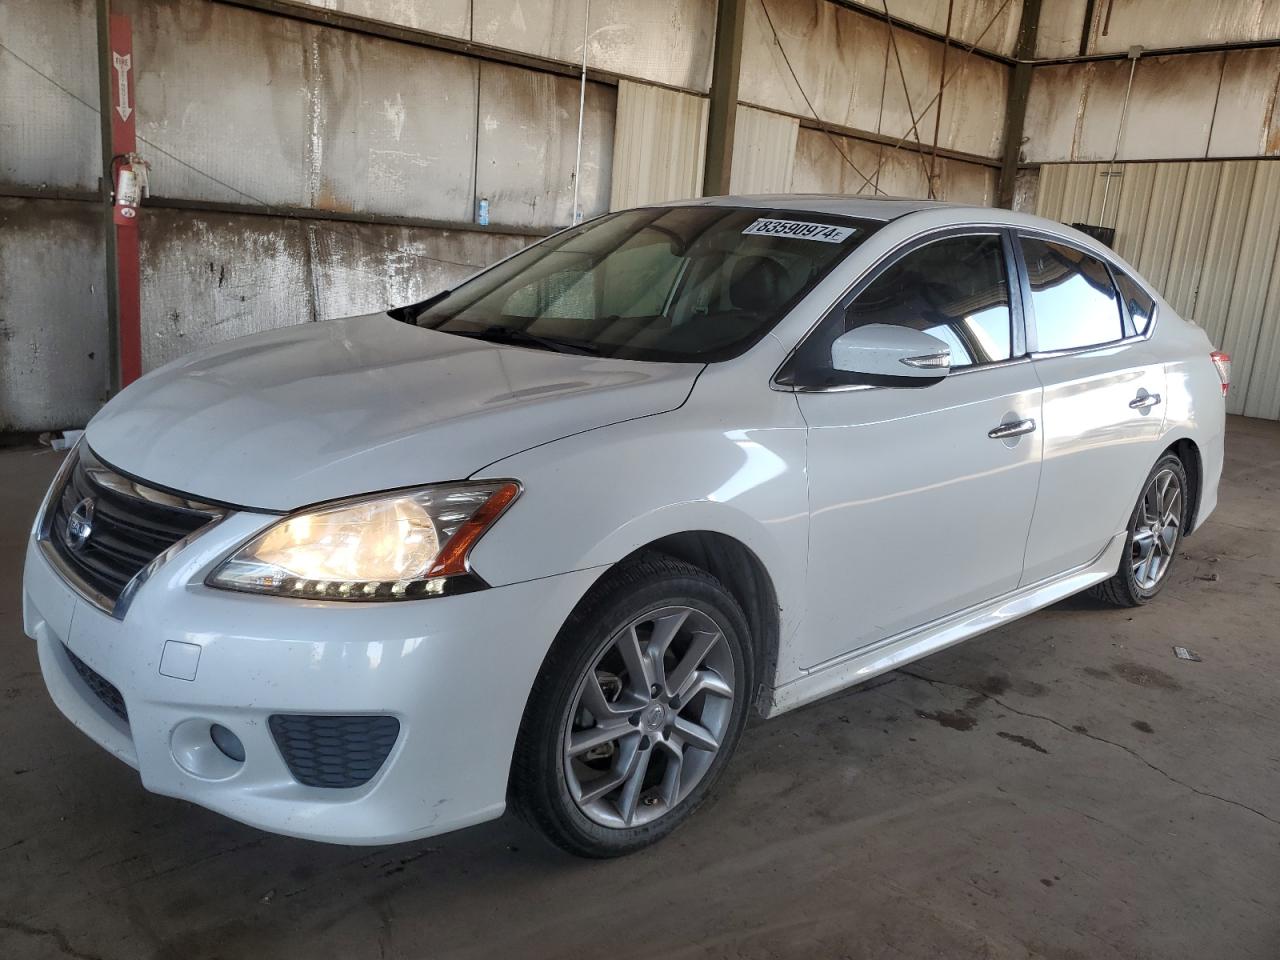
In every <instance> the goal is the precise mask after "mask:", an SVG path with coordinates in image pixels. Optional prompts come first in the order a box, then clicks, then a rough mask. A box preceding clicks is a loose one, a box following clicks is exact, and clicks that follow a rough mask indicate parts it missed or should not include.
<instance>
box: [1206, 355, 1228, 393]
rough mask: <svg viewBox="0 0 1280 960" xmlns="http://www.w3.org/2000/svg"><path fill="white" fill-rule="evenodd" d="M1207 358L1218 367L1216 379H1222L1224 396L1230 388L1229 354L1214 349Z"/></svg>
mask: <svg viewBox="0 0 1280 960" xmlns="http://www.w3.org/2000/svg"><path fill="white" fill-rule="evenodd" d="M1209 359H1210V360H1212V361H1213V365H1214V366H1215V367H1217V368H1218V379H1219V380H1221V381H1222V395H1223V396H1224V397H1225V396H1226V395H1227V391H1228V390H1229V389H1231V354H1229V353H1223V352H1222V351H1221V350H1215V351H1213V353H1211V354H1209Z"/></svg>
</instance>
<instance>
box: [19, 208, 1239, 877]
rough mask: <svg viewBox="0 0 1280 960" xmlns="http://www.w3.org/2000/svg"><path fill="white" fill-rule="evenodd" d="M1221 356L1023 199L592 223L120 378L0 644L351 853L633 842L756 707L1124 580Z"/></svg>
mask: <svg viewBox="0 0 1280 960" xmlns="http://www.w3.org/2000/svg"><path fill="white" fill-rule="evenodd" d="M1229 375H1230V367H1229V360H1228V358H1227V357H1226V356H1225V355H1224V354H1221V353H1217V352H1215V351H1214V350H1213V347H1212V345H1211V344H1210V343H1209V341H1208V340H1207V339H1206V337H1205V334H1204V333H1203V332H1202V331H1201V330H1200V329H1199V328H1198V327H1196V326H1194V325H1192V324H1191V323H1188V322H1186V321H1184V320H1182V319H1181V318H1179V317H1178V316H1177V314H1176V313H1174V311H1173V310H1172V309H1170V307H1169V306H1168V304H1166V303H1165V302H1164V301H1163V300H1161V298H1160V296H1159V295H1158V294H1157V293H1156V292H1155V291H1154V290H1152V289H1151V287H1150V286H1149V285H1148V284H1147V283H1146V282H1144V281H1143V280H1142V279H1141V278H1140V277H1138V276H1137V274H1136V273H1135V272H1134V270H1133V269H1132V268H1131V267H1130V266H1128V265H1127V264H1125V263H1124V262H1122V261H1121V260H1119V259H1118V258H1117V257H1116V256H1115V255H1114V254H1113V253H1112V252H1111V251H1110V250H1108V249H1106V248H1105V247H1103V246H1101V245H1100V244H1098V243H1096V242H1095V241H1093V240H1091V239H1089V238H1088V237H1086V236H1084V235H1083V234H1081V233H1078V232H1076V231H1074V230H1071V229H1069V228H1066V227H1063V226H1061V225H1059V224H1055V223H1050V222H1048V221H1045V220H1040V219H1037V218H1035V217H1030V216H1024V215H1019V214H1014V213H1009V212H1006V211H1000V210H989V209H979V208H965V207H956V206H947V205H941V204H933V203H922V202H912V201H878V200H863V199H855V198H848V197H817V196H811V197H788V196H777V197H752V198H732V197H730V198H715V199H708V200H700V201H691V202H687V203H679V204H667V205H660V206H651V207H646V208H642V209H637V210H628V211H623V212H620V213H614V214H609V215H607V216H604V217H601V218H599V219H597V220H594V221H592V222H590V223H587V224H585V225H583V226H580V227H576V228H573V229H569V230H565V231H563V232H561V233H558V234H556V235H554V236H552V237H549V238H547V239H546V240H543V241H541V242H540V243H537V244H535V245H533V246H531V247H529V248H527V249H526V250H524V251H522V252H520V253H518V254H516V255H514V256H512V257H510V258H508V259H507V260H505V261H503V262H501V263H499V264H497V265H496V266H494V267H492V268H490V269H488V270H486V271H484V272H482V273H480V274H479V275H477V276H476V277H474V278H472V279H471V280H469V281H467V282H465V283H463V284H461V285H460V286H458V287H457V288H456V289H453V290H451V291H447V292H445V293H442V294H439V295H438V296H436V297H433V298H431V299H430V300H428V301H425V302H424V303H421V304H417V305H414V306H411V307H405V308H399V309H397V310H393V311H391V313H390V315H388V314H385V313H384V314H375V315H372V316H364V317H356V318H353V319H346V320H338V321H332V322H325V323H309V324H303V325H301V326H296V327H292V328H288V329H282V330H276V331H272V332H269V333H264V334H260V335H257V336H253V337H248V338H245V339H242V340H237V341H233V342H230V343H225V344H222V345H220V346H216V347H212V348H210V349H206V350H203V351H200V352H198V353H195V354H193V355H191V356H188V357H185V358H183V359H181V360H179V361H176V362H174V363H171V364H169V365H168V366H166V367H163V368H161V369H159V370H156V371H155V372H153V373H151V374H149V375H148V376H146V377H144V378H143V379H142V380H140V381H139V382H138V383H136V384H134V385H133V386H131V387H129V388H128V389H127V390H125V391H124V392H122V393H121V394H120V395H119V396H117V397H116V398H115V399H114V400H112V401H111V402H110V403H109V404H108V405H107V406H106V407H105V408H104V409H103V410H102V412H101V413H99V414H98V415H97V416H96V417H95V418H94V419H93V421H92V422H91V423H90V424H89V426H88V429H87V431H86V434H85V438H84V441H83V442H82V443H81V444H80V445H79V446H78V447H77V449H76V450H75V451H74V452H73V453H72V454H71V455H70V456H68V457H67V460H66V462H65V464H64V465H63V467H62V469H61V471H60V473H59V474H58V476H57V478H56V479H55V481H54V483H53V486H52V488H51V489H50V491H49V494H48V497H47V499H46V502H45V504H44V505H43V507H42V508H41V511H40V515H39V517H38V518H37V521H36V524H35V527H34V529H33V531H32V536H31V542H30V545H29V549H28V552H27V560H26V573H25V588H24V603H23V613H24V622H25V627H26V632H27V634H28V635H29V636H30V637H32V638H33V639H34V640H35V641H36V643H37V644H38V647H39V657H40V663H41V666H42V669H43V672H44V678H45V681H46V683H47V685H48V688H49V691H50V693H51V695H52V697H53V699H54V700H55V701H56V703H57V704H58V706H59V707H60V708H61V709H62V711H63V712H64V713H65V714H66V715H67V716H68V717H69V718H70V719H71V721H72V722H73V723H75V724H76V725H77V726H78V727H80V728H81V729H82V730H83V731H84V732H85V733H87V734H88V735H89V736H90V737H92V738H93V739H94V740H95V741H97V742H98V743H99V744H101V745H102V746H103V747H105V748H106V749H107V750H109V751H111V752H112V753H114V754H115V755H116V756H118V757H119V758H120V759H122V760H123V761H125V762H126V763H128V764H130V765H132V766H134V767H136V768H137V770H138V772H139V774H140V775H141V778H142V783H143V785H144V786H145V787H146V788H147V789H149V790H153V791H155V792H157V793H162V794H167V795H170V796H174V797H182V798H183V799H186V800H190V801H193V802H195V803H198V804H202V805H204V806H206V807H208V808H210V809H213V810H217V811H220V812H222V813H224V814H226V815H228V816H230V817H234V818H236V819H237V820H241V821H244V822H245V823H250V824H254V825H256V826H259V827H261V828H263V829H266V830H271V831H276V832H279V833H285V834H291V835H294V836H299V837H306V838H311V839H315V840H325V841H330V842H337V843H350V844H380V843H387V842H391V841H400V840H409V839H412V838H417V837H425V836H430V835H432V834H438V833H441V832H444V831H447V830H454V829H457V828H459V827H464V826H467V825H469V824H474V823H478V822H480V821H484V820H489V819H491V818H494V817H497V816H499V815H500V814H501V813H502V812H503V810H504V809H505V808H506V806H507V803H508V801H511V802H513V803H514V804H515V805H516V806H517V807H518V808H519V809H520V810H521V811H522V812H523V813H524V814H525V815H526V816H527V817H528V818H529V819H530V820H531V821H532V822H534V823H535V824H536V825H537V826H538V827H540V828H541V829H542V830H543V831H544V832H545V833H546V834H547V835H548V836H549V837H550V838H551V839H552V840H553V841H555V842H556V843H558V844H560V845H561V846H563V847H565V848H566V849H568V850H570V851H573V852H575V853H578V854H583V855H587V856H611V855H616V854H620V853H626V852H628V851H631V850H635V849H637V848H639V847H642V846H644V845H646V844H649V843H652V842H654V841H655V840H657V839H659V838H661V837H663V836H665V835H666V834H667V833H669V832H670V831H671V830H673V829H674V828H675V827H676V826H677V825H679V824H680V823H681V822H682V821H684V820H686V819H687V818H688V817H689V816H690V814H692V813H693V811H694V810H695V809H697V807H698V806H699V805H700V804H701V803H702V802H703V801H704V800H705V799H706V798H707V795H708V792H709V791H710V790H711V788H712V786H713V784H714V783H715V781H716V779H717V778H718V777H719V775H720V774H721V772H722V771H723V769H724V766H725V764H726V763H727V761H728V760H729V756H730V754H731V753H732V752H733V749H734V747H735V746H736V744H737V742H738V740H739V738H740V736H741V734H742V730H743V726H744V723H745V721H746V719H747V715H748V712H749V711H750V710H752V709H754V710H756V711H758V712H760V713H761V714H763V715H765V716H768V717H772V716H776V715H778V714H780V713H783V712H785V711H787V710H790V709H793V708H795V707H798V706H800V705H801V704H804V703H808V702H810V701H812V700H815V699H817V698H819V697H823V696H826V695H828V694H830V693H833V692H835V691H838V690H841V689H843V688H846V687H849V686H850V685H853V684H856V683H859V682H861V681H864V680H866V679H868V678H869V677H873V676H875V675H877V674H879V673H883V672H885V671H887V670H891V669H893V668H894V667H897V666H899V665H901V664H904V663H906V662H908V661H911V660H914V659H916V658H918V657H922V656H925V655H927V654H929V653H932V652H933V651H936V650H939V649H942V648H943V647H946V646H948V645H950V644H953V643H956V642H958V641H960V640H963V639H965V638H967V637H971V636H973V635H975V634H977V633H980V632H982V631H984V630H987V629H990V628H992V627H995V626H998V625H1000V624H1002V623H1006V622H1008V621H1009V620H1011V619H1014V618H1016V617H1020V616H1023V615H1025V614H1028V613H1031V612H1032V611H1034V610H1037V609H1038V608H1041V607H1044V606H1045V605H1047V604H1050V603H1053V602H1054V601H1056V600H1059V599H1061V598H1063V597H1066V596H1068V595H1070V594H1073V593H1076V592H1078V591H1081V590H1085V589H1087V588H1092V589H1094V590H1095V591H1096V592H1097V593H1098V594H1099V595H1100V596H1101V597H1103V598H1105V599H1106V600H1109V601H1112V602H1114V603H1118V604H1122V605H1139V604H1143V603H1146V602H1147V601H1148V600H1150V599H1151V598H1152V597H1154V596H1155V595H1156V594H1157V593H1158V592H1159V591H1160V589H1161V587H1162V586H1163V585H1164V584H1165V583H1166V582H1167V581H1168V578H1169V569H1170V566H1171V565H1172V564H1173V563H1174V562H1175V557H1176V553H1177V549H1178V546H1179V543H1180V540H1181V538H1182V537H1184V536H1186V535H1187V534H1189V533H1190V532H1191V531H1192V530H1194V529H1195V528H1196V527H1197V526H1198V525H1199V524H1201V523H1202V522H1203V521H1204V518H1205V517H1206V516H1208V515H1209V513H1210V511H1212V510H1213V508H1214V505H1215V503H1216V501H1217V492H1218V479H1219V475H1220V473H1221V470H1222V446H1223V426H1224V410H1225V405H1224V399H1223V398H1224V396H1225V395H1226V391H1227V385H1228V380H1229Z"/></svg>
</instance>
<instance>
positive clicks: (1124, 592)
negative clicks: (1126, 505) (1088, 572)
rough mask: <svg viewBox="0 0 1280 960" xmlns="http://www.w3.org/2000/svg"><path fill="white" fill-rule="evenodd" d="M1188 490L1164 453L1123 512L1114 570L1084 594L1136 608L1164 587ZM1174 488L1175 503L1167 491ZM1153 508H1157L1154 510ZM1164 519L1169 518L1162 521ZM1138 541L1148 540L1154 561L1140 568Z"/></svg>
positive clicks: (1181, 470)
mask: <svg viewBox="0 0 1280 960" xmlns="http://www.w3.org/2000/svg"><path fill="white" fill-rule="evenodd" d="M1166 478H1168V480H1167V482H1168V486H1167V487H1165V488H1164V490H1163V492H1161V490H1160V487H1161V484H1163V483H1165V482H1166ZM1189 489H1190V487H1189V485H1188V483H1187V471H1186V468H1185V467H1183V465H1182V461H1181V460H1179V459H1178V458H1177V457H1176V456H1175V455H1174V454H1172V453H1166V454H1165V455H1164V456H1162V457H1161V458H1160V460H1159V461H1158V462H1157V463H1156V465H1155V466H1154V467H1152V468H1151V473H1149V474H1148V475H1147V479H1146V481H1145V482H1144V483H1143V484H1142V493H1140V494H1139V495H1138V502H1137V503H1136V504H1135V505H1134V508H1133V514H1132V515H1131V516H1130V517H1129V530H1128V534H1127V536H1126V537H1125V541H1124V554H1123V557H1122V559H1121V561H1120V569H1119V570H1117V571H1116V573H1115V576H1113V577H1112V578H1111V579H1110V580H1106V581H1104V582H1103V583H1100V584H1098V585H1097V586H1095V587H1092V588H1091V589H1090V593H1091V594H1092V595H1093V596H1095V597H1097V598H1098V599H1100V600H1104V601H1106V602H1107V603H1110V604H1112V605H1114V606H1117V607H1139V606H1142V605H1143V604H1144V603H1148V602H1150V601H1151V600H1152V599H1153V598H1154V597H1155V596H1156V594H1158V593H1159V592H1160V591H1161V590H1162V589H1164V585H1165V584H1166V583H1168V581H1169V570H1170V569H1171V568H1172V567H1173V564H1174V561H1175V559H1176V557H1177V550H1178V545H1179V544H1180V543H1181V541H1182V532H1183V530H1185V529H1186V524H1187V517H1188V516H1189V515H1190V503H1189V500H1188V497H1187V493H1188V490H1189ZM1153 491H1156V492H1155V494H1154V495H1153ZM1175 492H1176V496H1177V502H1176V503H1174V502H1173V496H1172V494H1173V493H1175ZM1157 507H1158V508H1159V509H1155V508H1157ZM1157 514H1158V515H1159V516H1157ZM1166 520H1171V521H1172V522H1170V523H1165V522H1164V521H1166ZM1157 521H1160V523H1159V527H1160V530H1161V532H1162V535H1157V534H1156V533H1155V532H1154V531H1155V529H1156V526H1155V525H1156V522H1157ZM1144 544H1151V545H1152V549H1153V550H1154V552H1155V556H1156V557H1157V558H1158V560H1159V563H1158V564H1157V565H1156V566H1155V567H1152V566H1148V567H1146V568H1145V571H1144V569H1143V567H1142V565H1141V564H1142V561H1143V557H1144V555H1145V554H1146V551H1145V549H1144ZM1153 577H1154V579H1153Z"/></svg>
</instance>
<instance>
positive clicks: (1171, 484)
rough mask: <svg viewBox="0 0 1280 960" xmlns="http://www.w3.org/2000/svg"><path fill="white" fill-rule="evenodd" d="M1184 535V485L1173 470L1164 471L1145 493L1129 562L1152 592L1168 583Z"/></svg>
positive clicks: (1135, 577)
mask: <svg viewBox="0 0 1280 960" xmlns="http://www.w3.org/2000/svg"><path fill="white" fill-rule="evenodd" d="M1181 531H1182V481H1181V480H1179V479H1178V475H1177V474H1176V473H1174V472H1173V471H1172V470H1170V469H1167V468H1166V469H1164V470H1161V471H1160V472H1159V473H1157V474H1156V475H1155V476H1154V477H1152V478H1151V482H1150V483H1148V484H1147V488H1146V490H1144V491H1143V492H1142V500H1141V501H1140V503H1139V508H1138V515H1137V517H1136V518H1135V520H1134V525H1133V549H1132V551H1131V552H1130V557H1129V561H1130V563H1131V564H1132V569H1133V580H1134V582H1135V583H1136V584H1137V585H1138V586H1139V587H1141V588H1142V589H1143V590H1151V589H1153V588H1154V587H1155V586H1156V584H1158V583H1159V582H1160V581H1161V580H1162V579H1164V575H1165V573H1166V572H1167V571H1168V569H1169V564H1170V563H1171V562H1172V561H1173V552H1174V550H1176V549H1177V546H1178V536H1179V534H1180V533H1181Z"/></svg>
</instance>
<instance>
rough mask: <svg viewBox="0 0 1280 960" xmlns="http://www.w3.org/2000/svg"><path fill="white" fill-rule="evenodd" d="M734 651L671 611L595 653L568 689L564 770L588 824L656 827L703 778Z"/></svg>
mask: <svg viewBox="0 0 1280 960" xmlns="http://www.w3.org/2000/svg"><path fill="white" fill-rule="evenodd" d="M733 699H734V661H733V651H732V650H731V649H730V647H729V641H728V639H727V638H726V637H725V635H724V630H723V629H722V628H721V627H720V626H719V625H718V624H717V623H716V622H715V621H714V620H713V619H712V618H711V617H710V616H709V615H707V614H706V613H703V612H702V611H701V610H695V609H694V608H692V607H686V606H669V607H663V608H661V609H658V610H654V611H651V612H649V613H646V614H644V615H643V616H640V617H637V618H636V619H635V620H633V621H631V622H630V623H628V624H627V625H626V626H624V627H623V628H622V629H621V630H619V631H618V632H617V633H615V634H614V635H613V636H612V637H610V638H609V640H608V641H607V642H606V643H605V644H604V645H603V646H602V647H601V648H600V650H599V652H598V653H597V654H596V656H595V657H594V658H593V660H592V662H591V665H590V667H589V668H588V669H587V670H586V672H585V673H584V674H583V676H582V678H581V679H580V680H579V681H578V685H577V689H576V690H575V691H574V695H573V700H572V707H571V709H570V712H569V716H568V722H567V723H566V724H565V736H564V745H563V754H562V756H563V762H564V771H565V780H566V782H567V784H568V787H569V794H570V796H572V797H573V801H574V803H575V804H576V805H577V807H578V809H579V810H580V811H581V812H582V813H583V814H584V815H585V816H586V817H587V818H588V819H590V820H591V821H592V822H594V823H597V824H599V825H600V826H604V827H613V828H615V829H623V828H628V827H637V826H640V825H642V824H646V823H652V822H653V821H655V820H657V819H658V818H660V817H662V816H664V815H665V814H667V813H669V812H670V811H671V810H673V809H674V808H675V807H677V806H678V805H679V804H680V803H681V802H682V801H683V800H684V799H685V798H686V797H688V796H689V794H690V793H691V792H692V791H693V789H694V788H695V787H696V786H697V785H698V783H699V782H701V780H702V779H703V777H705V776H706V774H707V771H708V770H710V768H711V765H712V763H713V762H714V761H715V758H716V755H717V754H718V753H719V751H720V745H721V744H722V743H724V738H725V736H726V734H727V732H728V730H729V724H730V722H731V719H732V716H733Z"/></svg>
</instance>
